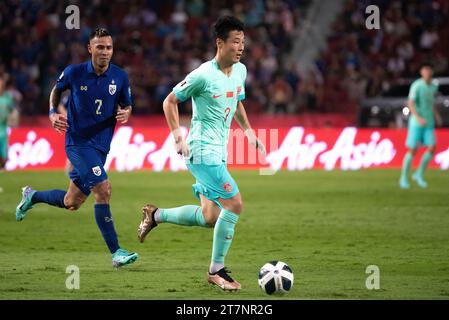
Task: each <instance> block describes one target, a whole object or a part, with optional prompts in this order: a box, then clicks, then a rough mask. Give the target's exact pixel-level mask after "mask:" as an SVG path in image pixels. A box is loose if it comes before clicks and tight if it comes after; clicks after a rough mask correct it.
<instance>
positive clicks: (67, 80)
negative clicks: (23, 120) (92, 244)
mask: <svg viewBox="0 0 449 320" xmlns="http://www.w3.org/2000/svg"><path fill="white" fill-rule="evenodd" d="M87 48H88V51H89V53H90V54H91V60H90V61H87V62H84V63H81V64H77V65H70V66H68V67H67V68H66V69H65V70H64V71H63V72H62V74H61V75H60V76H59V78H58V80H57V82H56V85H55V87H54V88H53V90H52V92H51V94H50V111H49V118H50V121H51V124H52V126H53V128H54V129H55V130H56V131H57V132H58V133H63V132H66V139H65V140H66V143H65V145H66V153H67V157H68V158H69V160H70V162H71V163H72V164H73V166H74V169H73V170H72V171H71V172H70V174H69V175H70V179H71V181H70V184H69V187H68V190H67V191H64V190H47V191H36V190H33V189H32V188H31V187H30V186H26V187H24V188H23V189H22V200H21V202H20V203H19V205H18V206H17V208H16V220H17V221H21V220H23V219H24V218H25V216H26V214H27V211H28V210H30V209H31V208H32V207H33V205H34V204H36V203H47V204H49V205H52V206H56V207H60V208H64V209H67V210H71V211H73V210H77V209H78V208H79V207H80V206H81V205H82V204H83V203H84V201H85V200H86V199H87V197H88V196H89V194H90V193H91V192H92V193H93V195H94V198H95V206H94V212H95V220H96V222H97V225H98V227H99V229H100V231H101V233H102V235H103V238H104V241H105V242H106V244H107V246H108V248H109V251H110V252H111V254H112V265H113V266H114V267H116V268H118V267H121V266H123V265H127V264H130V263H133V262H134V261H136V260H137V258H138V257H139V256H138V254H137V253H133V252H128V251H127V250H124V249H122V248H120V246H119V243H118V239H117V234H116V231H115V228H114V223H113V221H112V216H111V211H110V208H109V200H110V197H111V184H110V182H109V180H108V176H107V175H106V172H105V170H104V168H103V166H104V163H105V161H106V156H107V154H108V152H109V149H110V144H111V140H112V136H113V133H114V128H115V125H116V122H117V121H120V122H121V123H126V122H127V121H128V118H129V116H130V115H131V109H132V107H131V89H130V85H129V80H128V75H127V74H126V72H125V71H123V70H122V69H120V68H119V67H117V66H116V65H114V64H112V63H110V60H111V58H112V53H113V44H112V37H111V35H110V34H109V32H108V31H107V30H106V29H104V28H97V29H96V30H95V31H93V32H92V33H91V35H90V38H89V44H88V46H87ZM67 89H69V90H70V101H69V103H68V109H67V117H66V116H64V115H63V114H59V113H57V110H56V108H57V106H58V104H59V102H60V99H61V93H62V92H63V91H65V90H67Z"/></svg>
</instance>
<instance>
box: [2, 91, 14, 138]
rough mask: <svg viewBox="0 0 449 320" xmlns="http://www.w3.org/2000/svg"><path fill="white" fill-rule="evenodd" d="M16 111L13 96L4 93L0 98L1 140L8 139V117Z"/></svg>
mask: <svg viewBox="0 0 449 320" xmlns="http://www.w3.org/2000/svg"><path fill="white" fill-rule="evenodd" d="M13 109H14V101H13V99H12V96H11V95H10V94H9V93H7V92H4V93H3V94H2V95H1V96H0V138H2V137H6V129H7V128H8V116H9V114H10V113H11V111H12V110H13Z"/></svg>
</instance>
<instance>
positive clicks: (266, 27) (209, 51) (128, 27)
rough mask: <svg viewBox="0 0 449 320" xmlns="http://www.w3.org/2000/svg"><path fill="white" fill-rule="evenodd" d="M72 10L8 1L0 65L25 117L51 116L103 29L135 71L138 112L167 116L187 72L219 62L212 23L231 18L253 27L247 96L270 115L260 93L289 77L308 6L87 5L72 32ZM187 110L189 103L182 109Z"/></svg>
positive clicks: (1, 5) (190, 1) (254, 1)
mask: <svg viewBox="0 0 449 320" xmlns="http://www.w3.org/2000/svg"><path fill="white" fill-rule="evenodd" d="M69 4H73V3H72V1H68V0H65V1H57V0H49V1H44V0H35V1H17V0H5V1H1V2H0V30H1V31H0V49H1V59H0V65H1V64H3V65H4V68H5V71H6V72H9V73H10V74H11V75H12V78H13V81H14V83H15V86H16V87H17V88H18V90H19V91H20V92H21V94H22V95H23V108H22V109H23V112H24V113H25V114H28V115H34V114H38V113H42V114H46V112H47V111H46V110H47V108H48V106H47V103H48V102H47V101H48V94H49V89H50V88H51V87H52V86H53V85H54V83H55V81H56V78H57V76H58V74H59V73H60V72H61V71H62V70H63V68H64V67H66V66H67V65H69V64H73V63H80V62H82V61H85V60H87V59H88V58H89V57H88V55H87V50H86V48H85V46H86V43H87V39H88V35H89V33H90V31H91V30H92V29H93V28H95V27H96V26H104V27H106V28H108V29H109V31H110V32H111V33H112V35H113V38H114V57H113V63H115V64H117V65H119V66H121V67H123V68H125V69H126V70H127V71H128V72H129V76H130V82H131V86H132V92H133V103H134V106H135V109H134V112H136V113H138V114H153V113H161V112H162V105H161V96H164V95H166V93H167V92H168V90H171V88H172V87H173V86H174V85H176V83H177V82H179V81H180V80H181V76H182V75H183V74H185V73H188V72H190V71H191V70H193V69H195V68H196V67H198V65H199V64H200V63H201V61H204V60H209V59H212V58H213V55H214V52H215V48H214V46H215V43H214V41H213V35H212V32H211V30H212V23H213V22H214V21H215V20H216V19H217V18H218V16H219V15H222V14H225V13H226V14H233V15H235V16H237V17H239V18H240V19H242V20H243V21H244V22H245V23H246V26H247V27H246V30H245V34H246V52H245V55H244V60H243V62H244V63H245V64H248V65H250V64H252V67H251V68H248V70H249V74H248V78H252V79H257V81H253V82H252V83H251V86H252V88H248V90H247V93H248V94H247V103H248V104H249V105H250V106H252V108H248V109H249V112H251V111H252V110H256V109H257V110H259V111H263V110H266V108H267V106H268V102H267V100H266V99H265V100H264V99H262V98H261V97H260V93H261V92H262V93H265V92H266V91H267V90H266V88H267V87H268V85H269V84H270V82H271V79H272V77H273V74H274V73H275V72H279V71H280V72H281V73H283V75H284V71H283V70H279V68H280V66H281V62H280V59H281V57H282V56H283V55H284V54H286V53H288V52H289V50H290V49H291V43H292V39H291V35H292V32H293V30H294V28H295V26H296V24H297V19H299V12H300V11H298V10H297V9H298V8H299V7H300V6H301V5H304V4H303V3H302V2H299V1H291V0H281V1H274V0H249V1H231V0H221V1H206V0H176V1H172V0H168V1H148V0H133V1H129V2H128V1H117V2H113V3H111V2H109V1H107V0H96V1H91V0H79V1H77V2H76V5H78V6H79V8H80V12H81V29H80V30H67V29H66V27H65V19H66V18H67V14H66V13H65V8H66V6H68V5H69ZM223 8H227V9H223ZM12 44H14V45H12ZM295 77H298V76H297V75H293V76H292V75H290V76H289V78H290V79H292V78H295ZM293 82H294V80H293ZM292 85H293V83H291V84H290V88H291V89H293V87H292ZM291 89H290V90H291ZM185 108H187V109H188V108H189V106H188V104H186V105H184V106H183V107H182V108H180V110H181V111H182V110H184V109H185ZM253 108H254V109H253ZM284 109H285V108H282V110H284Z"/></svg>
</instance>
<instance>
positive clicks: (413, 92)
mask: <svg viewBox="0 0 449 320" xmlns="http://www.w3.org/2000/svg"><path fill="white" fill-rule="evenodd" d="M420 74H421V78H420V79H418V80H415V81H414V82H413V83H412V85H411V87H410V92H409V95H408V108H409V109H410V113H411V115H410V118H409V122H408V132H407V141H406V144H405V145H406V146H407V148H408V152H407V153H406V155H405V157H404V160H403V165H402V172H401V178H400V179H399V186H400V187H401V188H402V189H409V188H410V183H409V180H408V174H409V172H410V167H411V164H412V160H413V156H414V155H415V153H416V151H417V148H418V147H419V144H422V145H423V146H425V147H427V150H426V152H424V155H423V156H422V158H421V162H420V164H419V167H418V169H417V170H416V171H415V172H414V173H413V175H412V179H413V180H414V181H416V183H417V184H418V186H420V187H421V188H426V187H427V182H426V181H425V180H424V178H423V174H424V170H425V169H426V168H427V165H428V164H429V162H430V160H431V159H432V156H433V154H434V153H435V145H436V137H435V122H436V124H437V125H438V126H440V125H441V124H442V120H441V116H440V114H439V112H438V110H437V108H436V107H435V104H434V99H435V94H436V92H437V90H438V85H437V84H436V83H435V82H434V81H432V76H433V69H432V65H430V64H423V65H422V66H421V68H420Z"/></svg>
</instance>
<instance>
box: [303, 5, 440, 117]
mask: <svg viewBox="0 0 449 320" xmlns="http://www.w3.org/2000/svg"><path fill="white" fill-rule="evenodd" d="M373 4H374V5H377V6H378V7H379V9H380V29H379V30H376V29H373V30H369V29H367V28H366V27H365V21H366V18H367V17H368V14H366V13H365V9H366V7H367V6H369V5H373ZM448 18H449V2H448V1H445V0H419V1H417V0H400V1H399V0H395V1H388V0H376V1H374V0H373V1H371V0H348V1H346V3H345V7H344V9H343V12H342V13H341V14H340V15H339V17H338V19H337V21H336V22H335V24H334V27H333V32H332V34H331V35H330V37H329V40H328V47H327V49H326V51H325V52H323V53H322V54H321V56H320V57H319V58H318V59H317V60H316V66H317V68H316V72H315V73H314V74H313V75H312V76H311V77H310V80H308V82H310V83H311V84H310V83H306V84H304V86H311V87H313V88H314V89H315V90H316V91H317V92H318V94H317V95H316V100H317V101H318V102H317V106H318V107H319V108H320V109H321V111H331V110H332V111H339V110H335V108H336V107H337V109H338V108H340V111H342V112H344V111H345V109H346V108H349V109H351V108H355V107H357V105H358V101H360V99H362V98H364V97H373V96H376V95H378V94H379V93H381V92H382V91H384V90H388V89H389V88H390V87H391V85H394V84H395V83H396V82H397V80H398V79H400V78H417V77H418V73H419V72H418V70H419V67H420V65H421V63H423V62H432V63H433V64H434V70H435V75H448V74H449V68H448V66H449V65H448V58H449V46H447V43H446V42H445V41H444V39H449V20H448Z"/></svg>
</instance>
